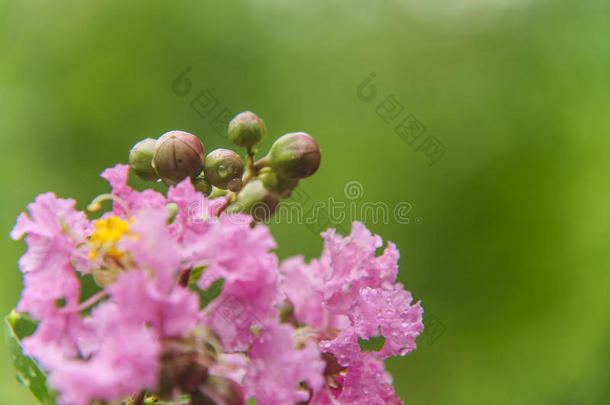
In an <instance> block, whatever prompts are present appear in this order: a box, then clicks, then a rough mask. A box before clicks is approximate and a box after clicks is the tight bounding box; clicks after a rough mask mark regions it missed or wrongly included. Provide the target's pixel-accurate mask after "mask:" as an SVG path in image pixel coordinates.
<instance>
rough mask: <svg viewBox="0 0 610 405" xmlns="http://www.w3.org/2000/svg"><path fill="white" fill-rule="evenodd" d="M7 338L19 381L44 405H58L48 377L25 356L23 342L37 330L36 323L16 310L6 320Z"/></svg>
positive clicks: (34, 362)
mask: <svg viewBox="0 0 610 405" xmlns="http://www.w3.org/2000/svg"><path fill="white" fill-rule="evenodd" d="M4 326H5V332H6V333H5V338H6V345H7V346H8V351H9V354H10V356H11V360H12V361H13V365H14V367H15V373H16V377H17V381H19V382H20V383H21V384H23V385H24V386H25V387H27V388H28V389H29V390H30V392H31V393H32V394H34V396H35V397H36V398H37V399H38V401H40V403H41V404H42V405H56V403H55V395H54V393H53V392H52V391H51V390H49V388H48V387H47V375H46V374H45V372H44V371H42V369H41V368H40V366H39V365H38V363H36V361H35V360H33V359H32V358H30V357H28V356H26V355H25V354H23V348H22V346H21V340H23V339H24V338H26V337H28V336H30V335H31V334H32V333H34V331H35V330H36V326H37V325H36V322H34V321H33V320H32V319H31V318H29V317H28V316H27V315H25V314H20V313H18V312H16V311H15V310H13V311H11V313H10V314H8V315H7V316H6V317H5V318H4Z"/></svg>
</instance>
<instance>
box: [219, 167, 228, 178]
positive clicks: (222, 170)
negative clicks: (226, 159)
mask: <svg viewBox="0 0 610 405" xmlns="http://www.w3.org/2000/svg"><path fill="white" fill-rule="evenodd" d="M218 175H219V176H220V177H222V178H225V177H227V176H228V175H229V168H228V167H226V166H225V165H218Z"/></svg>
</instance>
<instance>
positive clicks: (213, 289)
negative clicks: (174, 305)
mask: <svg viewBox="0 0 610 405" xmlns="http://www.w3.org/2000/svg"><path fill="white" fill-rule="evenodd" d="M224 283H225V279H224V278H219V279H218V280H216V281H214V282H213V283H212V285H210V288H208V289H207V290H202V289H201V288H199V287H198V286H197V284H189V289H190V290H191V291H195V292H196V293H197V294H199V307H200V309H203V308H205V307H206V306H207V305H208V304H209V303H210V302H212V301H213V300H214V299H216V297H218V296H219V295H220V293H221V292H222V286H223V285H224Z"/></svg>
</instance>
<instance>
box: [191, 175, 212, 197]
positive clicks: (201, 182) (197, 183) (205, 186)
mask: <svg viewBox="0 0 610 405" xmlns="http://www.w3.org/2000/svg"><path fill="white" fill-rule="evenodd" d="M193 187H195V190H197V191H199V192H200V193H203V194H205V195H206V196H208V195H210V193H211V192H212V185H211V184H210V183H209V182H208V180H207V179H206V178H205V177H203V176H201V175H200V176H198V177H197V178H195V179H194V180H193Z"/></svg>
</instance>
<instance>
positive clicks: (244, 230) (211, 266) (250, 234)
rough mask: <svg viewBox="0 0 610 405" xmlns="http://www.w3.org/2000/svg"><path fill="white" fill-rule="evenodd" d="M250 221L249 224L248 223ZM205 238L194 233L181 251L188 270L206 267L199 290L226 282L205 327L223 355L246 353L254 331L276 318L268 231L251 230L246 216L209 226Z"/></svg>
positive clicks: (276, 287) (274, 277) (274, 266)
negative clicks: (216, 338)
mask: <svg viewBox="0 0 610 405" xmlns="http://www.w3.org/2000/svg"><path fill="white" fill-rule="evenodd" d="M246 219H248V220H246ZM208 221H209V223H208V226H207V227H206V228H201V233H194V232H192V233H191V234H190V236H189V238H188V242H186V241H185V243H184V247H183V260H184V264H185V265H186V266H188V267H197V266H204V267H205V271H204V272H203V275H202V277H201V279H200V280H199V281H198V286H199V287H200V288H202V289H204V290H205V289H207V288H209V287H210V285H211V284H212V283H213V282H214V281H216V280H218V279H220V278H222V279H224V280H225V281H224V286H223V290H222V293H221V294H220V296H219V297H218V298H217V299H216V300H214V301H213V302H212V303H210V305H208V307H206V310H205V318H204V321H203V322H204V323H205V324H206V325H208V326H210V327H211V328H212V329H214V330H215V331H216V333H218V335H219V337H220V339H221V341H222V343H223V346H224V348H225V350H227V351H234V350H245V349H246V348H247V346H248V345H249V344H250V343H251V342H252V340H253V338H254V334H253V333H252V329H251V328H252V326H255V327H256V326H260V325H261V324H262V323H264V322H266V319H267V318H268V317H269V316H272V315H274V314H277V313H278V311H277V309H276V308H275V307H274V304H275V303H277V301H278V298H279V273H278V261H277V257H276V256H275V254H272V253H270V250H271V249H273V248H275V246H276V245H275V241H274V240H273V238H272V236H271V234H270V233H269V229H268V228H267V227H266V226H264V225H257V226H255V227H254V228H251V227H250V225H249V223H250V221H251V219H249V217H247V216H245V215H242V214H231V215H223V216H222V217H221V218H213V219H209V220H208Z"/></svg>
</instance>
